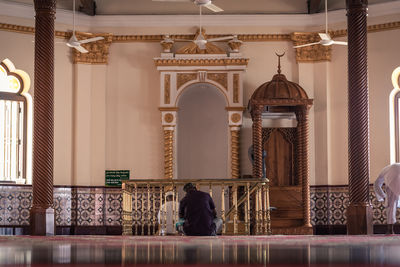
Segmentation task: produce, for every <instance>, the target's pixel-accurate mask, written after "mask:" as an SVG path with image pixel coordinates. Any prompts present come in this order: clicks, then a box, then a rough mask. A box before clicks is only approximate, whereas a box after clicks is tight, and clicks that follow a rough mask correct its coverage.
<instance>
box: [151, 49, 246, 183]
mask: <svg viewBox="0 0 400 267" xmlns="http://www.w3.org/2000/svg"><path fill="white" fill-rule="evenodd" d="M191 45H192V44H191ZM170 48H171V46H169V47H167V48H166V49H165V50H164V53H162V54H161V57H159V58H155V59H154V61H155V64H156V66H157V69H158V70H159V71H160V107H159V109H160V111H161V123H162V127H163V130H164V177H165V178H169V179H173V178H177V173H176V171H175V170H176V164H177V163H176V158H175V154H176V153H175V150H176V148H175V144H176V142H175V141H176V140H175V138H176V135H175V131H176V126H177V111H178V105H177V103H178V100H179V97H180V96H181V94H182V92H183V91H184V90H186V88H188V87H190V85H193V84H196V83H209V84H211V85H213V86H215V87H216V88H218V89H219V90H220V91H221V93H222V94H223V95H224V97H225V98H226V103H227V105H226V110H227V116H228V117H227V120H228V121H229V124H228V125H229V130H230V137H229V151H228V153H229V157H228V158H229V165H230V166H231V175H230V176H231V177H232V178H238V177H239V133H240V127H241V125H242V115H243V111H244V109H245V108H244V106H243V73H244V71H245V70H246V68H247V63H248V59H247V58H243V57H241V55H240V53H238V52H237V50H236V51H232V52H231V53H230V54H229V55H227V53H226V52H224V51H222V50H217V51H216V50H213V51H212V52H210V53H208V52H209V51H207V50H203V51H202V53H201V54H174V53H172V52H171V51H170ZM181 51H183V50H182V49H181ZM185 51H186V50H185ZM178 52H179V51H178ZM199 178H205V177H199Z"/></svg>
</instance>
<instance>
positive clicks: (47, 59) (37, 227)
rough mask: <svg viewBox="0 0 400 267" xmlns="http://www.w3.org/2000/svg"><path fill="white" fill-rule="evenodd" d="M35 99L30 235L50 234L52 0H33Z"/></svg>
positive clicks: (51, 191)
mask: <svg viewBox="0 0 400 267" xmlns="http://www.w3.org/2000/svg"><path fill="white" fill-rule="evenodd" d="M34 5H35V12H36V17H35V96H34V118H33V119H34V123H33V125H34V131H33V182H32V190H33V201H32V202H33V203H32V208H31V210H30V227H31V235H54V234H55V220H54V207H53V154H54V153H53V146H54V145H53V143H54V142H53V136H54V123H53V120H54V119H53V118H54V19H55V13H56V0H34Z"/></svg>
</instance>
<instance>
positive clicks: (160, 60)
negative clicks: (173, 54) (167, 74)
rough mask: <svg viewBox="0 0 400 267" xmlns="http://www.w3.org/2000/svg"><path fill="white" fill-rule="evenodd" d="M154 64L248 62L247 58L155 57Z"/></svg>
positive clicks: (197, 64) (191, 64)
mask: <svg viewBox="0 0 400 267" xmlns="http://www.w3.org/2000/svg"><path fill="white" fill-rule="evenodd" d="M154 63H155V64H156V66H228V65H237V66H243V65H244V66H247V64H248V63H249V59H248V58H226V59H225V58H224V59H220V58H206V59H175V58H174V59H168V58H156V59H154Z"/></svg>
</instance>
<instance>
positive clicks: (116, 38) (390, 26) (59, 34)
mask: <svg viewBox="0 0 400 267" xmlns="http://www.w3.org/2000/svg"><path fill="white" fill-rule="evenodd" d="M399 2H400V1H399ZM397 29H400V21H394V22H388V23H381V24H374V25H369V26H368V33H374V32H381V31H390V30H397ZM0 31H8V32H16V33H22V34H34V33H35V28H34V27H30V26H23V25H16V24H8V23H0ZM314 33H315V34H316V32H314ZM330 33H331V34H332V37H344V36H347V29H340V30H334V31H330ZM104 34H107V35H108V34H109V33H104ZM292 34H293V33H292ZM308 34H313V32H309V33H308ZM96 35H99V36H101V35H102V34H101V33H98V34H96ZM194 36H195V35H194V34H173V35H170V37H171V38H172V39H174V38H176V39H184V40H188V41H190V40H193V38H194ZM223 36H227V35H226V34H207V37H208V38H217V37H223ZM237 36H238V39H239V40H241V41H244V42H269V41H291V40H292V38H291V34H279V33H275V34H271V33H269V34H265V33H258V34H238V35H237ZM55 37H56V38H61V39H69V38H70V37H71V32H65V31H55ZM163 39H164V35H162V34H152V35H144V34H142V35H135V34H133V35H113V36H112V42H113V43H129V42H161V41H162V40H163Z"/></svg>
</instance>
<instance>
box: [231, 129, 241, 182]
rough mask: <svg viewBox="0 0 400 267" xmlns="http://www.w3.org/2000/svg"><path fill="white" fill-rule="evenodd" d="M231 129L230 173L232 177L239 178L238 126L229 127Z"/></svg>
mask: <svg viewBox="0 0 400 267" xmlns="http://www.w3.org/2000/svg"><path fill="white" fill-rule="evenodd" d="M230 129H231V161H232V163H231V171H232V173H231V175H232V178H235V179H236V178H239V175H240V173H239V134H240V128H239V127H235V126H233V127H230Z"/></svg>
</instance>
